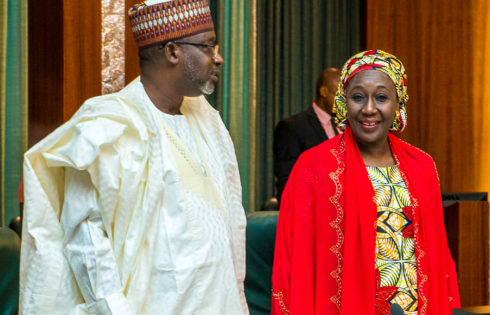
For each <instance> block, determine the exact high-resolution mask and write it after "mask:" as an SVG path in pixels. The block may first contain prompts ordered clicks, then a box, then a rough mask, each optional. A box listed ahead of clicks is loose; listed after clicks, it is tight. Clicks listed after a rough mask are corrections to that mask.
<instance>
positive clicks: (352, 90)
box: [346, 70, 398, 148]
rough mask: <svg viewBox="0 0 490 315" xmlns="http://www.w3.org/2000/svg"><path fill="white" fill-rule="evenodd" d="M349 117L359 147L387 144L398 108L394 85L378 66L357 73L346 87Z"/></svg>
mask: <svg viewBox="0 0 490 315" xmlns="http://www.w3.org/2000/svg"><path fill="white" fill-rule="evenodd" d="M346 97H347V118H348V119H349V123H350V125H351V127H352V132H353V133H354V136H355V137H356V140H357V142H358V143H359V146H360V147H364V148H366V147H376V146H379V145H385V144H386V142H387V134H388V130H389V129H390V127H391V125H392V124H393V120H394V118H395V113H396V110H397V109H398V99H397V95H396V89H395V85H394V84H393V81H391V79H390V77H388V75H386V74H385V73H383V72H381V71H378V70H364V71H361V72H359V73H358V74H356V75H355V76H354V77H353V78H352V79H351V81H350V82H349V85H348V86H347V90H346Z"/></svg>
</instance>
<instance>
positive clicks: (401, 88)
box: [333, 50, 408, 133]
mask: <svg viewBox="0 0 490 315" xmlns="http://www.w3.org/2000/svg"><path fill="white" fill-rule="evenodd" d="M364 70H378V71H381V72H383V73H386V74H387V75H388V76H389V77H390V79H391V80H392V81H393V83H394V84H395V88H396V94H397V97H398V104H399V109H398V110H397V115H396V117H395V120H394V121H393V125H392V126H391V128H390V130H391V131H392V132H396V133H398V132H402V131H403V129H405V126H406V124H407V110H406V108H405V104H406V103H407V101H408V94H407V75H406V73H405V68H404V67H403V64H402V63H401V61H400V60H398V58H396V57H395V56H393V55H392V54H389V53H387V52H384V51H382V50H368V51H363V52H360V53H358V54H356V55H354V56H352V57H351V58H350V59H349V60H347V62H346V63H345V65H344V67H343V68H342V73H341V75H340V82H339V87H338V89H337V93H336V94H335V101H334V107H333V112H334V113H335V114H336V118H335V120H336V123H337V127H338V128H339V129H342V130H343V129H345V127H346V126H347V125H348V124H349V121H348V120H347V100H346V87H347V85H348V84H349V82H350V80H352V78H353V77H354V76H355V75H356V74H357V73H359V72H361V71H364Z"/></svg>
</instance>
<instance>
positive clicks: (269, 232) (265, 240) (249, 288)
mask: <svg viewBox="0 0 490 315" xmlns="http://www.w3.org/2000/svg"><path fill="white" fill-rule="evenodd" d="M278 215H279V212H278V211H258V212H253V213H250V214H248V215H247V244H246V247H247V276H246V278H245V295H246V297H247V302H248V306H249V308H250V314H251V315H266V314H270V312H271V295H272V262H273V260H274V245H275V241H276V227H277V218H278Z"/></svg>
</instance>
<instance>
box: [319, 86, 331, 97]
mask: <svg viewBox="0 0 490 315" xmlns="http://www.w3.org/2000/svg"><path fill="white" fill-rule="evenodd" d="M329 92H330V91H329V90H328V88H327V87H326V86H322V87H320V95H321V96H322V98H327V97H328V94H329Z"/></svg>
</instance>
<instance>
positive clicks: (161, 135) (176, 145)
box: [20, 0, 248, 315]
mask: <svg viewBox="0 0 490 315" xmlns="http://www.w3.org/2000/svg"><path fill="white" fill-rule="evenodd" d="M129 18H130V21H131V25H132V30H133V33H134V35H135V39H136V41H137V43H138V46H139V56H140V68H141V77H140V78H137V79H136V80H135V81H133V82H132V83H130V84H129V85H128V86H126V87H125V88H124V89H123V90H122V91H120V92H118V93H114V94H110V95H105V96H100V97H95V98H93V99H90V100H88V101H86V102H85V104H84V105H83V106H82V107H81V108H80V110H79V111H78V112H77V113H76V114H75V115H74V116H73V117H72V118H71V119H70V121H68V122H67V123H65V124H64V125H63V126H61V127H60V128H58V129H57V130H56V131H54V132H53V133H52V134H51V135H49V136H48V137H47V138H45V139H44V140H42V141H41V142H40V143H38V144H37V145H36V146H34V147H33V148H32V149H31V150H29V151H28V152H27V153H26V155H25V163H24V180H25V197H26V198H25V216H24V234H23V239H22V242H23V244H22V258H21V288H20V295H21V297H20V299H21V301H20V308H21V313H24V314H117V315H120V314H138V315H139V314H248V307H247V304H246V301H245V296H244V289H243V281H244V277H245V244H244V242H245V225H246V220H245V215H244V210H243V207H242V204H241V185H240V179H239V173H238V167H237V162H236V156H235V153H234V149H233V144H232V141H231V138H230V136H229V133H228V132H227V130H226V128H225V126H224V125H223V123H222V121H221V118H220V117H219V114H218V112H217V111H215V110H214V109H213V108H212V107H211V106H210V105H209V104H208V103H207V101H206V100H205V98H204V96H202V94H209V93H212V92H213V90H214V87H215V84H216V82H217V80H218V75H219V70H218V68H219V66H220V65H221V64H222V63H223V58H222V57H221V55H220V54H219V53H218V46H217V45H216V44H215V40H216V39H215V33H214V26H213V22H212V19H211V15H210V11H209V6H208V4H207V3H206V1H205V0H178V1H168V0H164V1H162V0H152V1H146V2H144V3H142V4H139V5H136V6H134V7H133V8H131V9H130V11H129Z"/></svg>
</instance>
